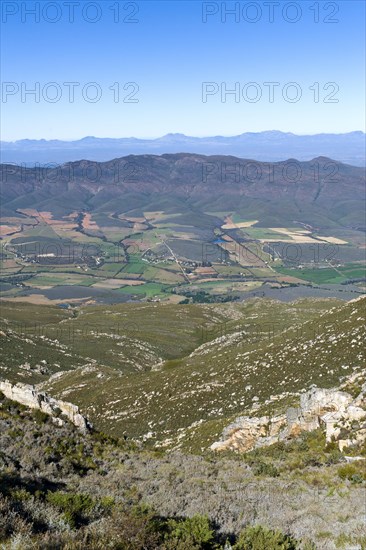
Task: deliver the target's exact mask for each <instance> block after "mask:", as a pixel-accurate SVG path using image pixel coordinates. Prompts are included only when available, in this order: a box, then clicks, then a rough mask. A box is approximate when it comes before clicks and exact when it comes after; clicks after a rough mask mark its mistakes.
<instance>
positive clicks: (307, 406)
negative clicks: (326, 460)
mask: <svg viewBox="0 0 366 550" xmlns="http://www.w3.org/2000/svg"><path fill="white" fill-rule="evenodd" d="M319 427H322V428H323V429H325V433H326V440H327V441H331V440H333V439H334V440H336V441H337V442H338V446H339V449H340V450H341V451H342V450H343V449H344V448H345V447H350V446H352V445H354V444H356V443H360V442H364V441H366V384H365V385H364V386H363V388H362V391H361V393H360V395H359V396H358V397H357V398H356V399H353V398H352V396H351V395H350V394H348V393H346V392H341V391H337V390H335V389H330V390H327V389H320V388H316V387H314V388H312V389H311V390H309V391H308V392H306V393H304V394H303V395H302V396H301V397H300V406H299V407H298V408H295V407H291V408H289V409H287V411H286V413H285V414H283V415H279V416H276V417H269V416H262V417H260V418H255V417H254V418H253V417H252V418H251V417H249V416H241V417H239V418H237V419H236V420H235V422H233V423H232V424H230V425H229V426H227V428H225V430H224V431H223V434H222V438H221V440H220V441H217V442H215V443H213V445H211V449H212V450H216V451H220V450H224V449H231V450H238V451H241V452H246V451H250V450H252V449H255V448H258V447H263V446H267V445H271V444H273V443H275V442H277V441H285V440H288V439H291V438H294V437H296V436H298V435H299V434H300V433H301V432H303V431H312V430H316V429H317V428H319Z"/></svg>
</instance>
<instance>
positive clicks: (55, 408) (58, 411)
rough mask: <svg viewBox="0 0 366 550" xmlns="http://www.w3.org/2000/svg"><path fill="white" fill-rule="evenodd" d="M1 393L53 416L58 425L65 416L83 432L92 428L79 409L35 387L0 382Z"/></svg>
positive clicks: (6, 381)
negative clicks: (62, 416)
mask: <svg viewBox="0 0 366 550" xmlns="http://www.w3.org/2000/svg"><path fill="white" fill-rule="evenodd" d="M0 391H1V392H2V393H3V394H4V395H5V397H7V398H8V399H11V400H13V401H17V402H18V403H21V404H22V405H25V406H26V407H30V408H31V409H39V410H40V411H42V412H44V413H47V414H49V415H51V416H52V417H53V418H54V419H56V421H57V423H58V424H62V423H63V421H62V418H60V415H64V416H65V417H67V418H68V419H69V420H70V422H72V423H73V424H74V425H75V426H77V427H78V428H79V429H80V430H82V431H83V432H87V431H88V430H89V429H90V428H91V427H92V426H91V424H90V423H89V422H88V420H87V419H86V418H85V417H84V416H83V415H82V414H80V411H79V407H77V406H76V405H73V404H72V403H68V402H67V401H60V400H57V399H54V398H53V397H50V396H49V395H47V394H46V393H44V392H39V391H37V390H36V388H35V387H34V386H31V385H28V384H21V383H18V384H14V385H13V384H11V383H10V382H9V381H8V380H5V381H0Z"/></svg>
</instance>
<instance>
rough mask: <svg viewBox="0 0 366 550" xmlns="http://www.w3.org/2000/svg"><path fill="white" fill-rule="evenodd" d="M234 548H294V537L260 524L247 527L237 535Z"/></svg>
mask: <svg viewBox="0 0 366 550" xmlns="http://www.w3.org/2000/svg"><path fill="white" fill-rule="evenodd" d="M233 548H234V550H296V548H298V546H297V545H296V541H295V539H293V538H292V537H290V536H289V535H284V534H283V533H281V532H280V531H271V530H269V529H266V528H264V527H261V526H256V527H247V528H246V529H244V531H242V532H241V533H240V535H239V539H238V542H237V543H236V544H235V545H234V547H233Z"/></svg>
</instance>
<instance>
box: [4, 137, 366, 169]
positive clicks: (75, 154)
mask: <svg viewBox="0 0 366 550" xmlns="http://www.w3.org/2000/svg"><path fill="white" fill-rule="evenodd" d="M1 149H2V151H1V162H15V163H17V164H20V163H27V164H34V163H41V164H42V163H43V164H44V163H50V162H55V163H64V162H67V161H75V160H80V159H88V160H94V161H107V160H110V159H112V158H116V157H122V156H124V155H131V154H134V155H138V154H155V155H161V154H163V153H182V152H185V153H197V154H203V155H233V156H237V157H239V158H254V159H256V160H262V161H280V160H285V159H288V158H291V157H293V158H296V159H298V160H311V159H312V158H314V157H318V156H325V157H330V158H333V159H337V160H339V161H341V162H345V163H348V164H352V165H354V166H364V165H365V133H364V132H349V133H346V134H316V135H296V134H293V133H288V132H278V131H267V132H259V133H252V132H247V133H243V134H240V135H238V136H232V137H224V136H213V137H203V138H198V137H191V136H185V135H184V134H167V135H165V136H163V137H160V138H158V139H137V138H134V137H131V138H116V139H114V138H97V137H93V136H88V137H85V138H83V139H80V140H77V141H60V140H49V141H47V140H43V139H41V140H31V139H23V140H19V141H15V142H6V141H3V142H1Z"/></svg>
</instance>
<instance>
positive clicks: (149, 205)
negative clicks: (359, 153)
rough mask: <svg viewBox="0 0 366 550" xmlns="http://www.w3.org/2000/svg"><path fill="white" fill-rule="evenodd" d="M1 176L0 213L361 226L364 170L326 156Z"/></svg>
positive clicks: (151, 158) (138, 161)
mask: <svg viewBox="0 0 366 550" xmlns="http://www.w3.org/2000/svg"><path fill="white" fill-rule="evenodd" d="M0 175H1V176H2V177H1V181H0V182H1V186H0V190H1V194H0V198H1V201H2V209H3V215H4V214H7V215H16V211H17V210H18V209H24V208H32V209H37V210H39V211H48V212H53V213H54V214H55V215H61V216H62V215H65V214H68V213H70V212H73V211H75V210H79V211H80V210H87V211H90V212H111V213H114V212H127V211H131V212H133V215H137V216H140V215H143V212H144V211H157V210H158V211H160V210H163V211H165V212H166V213H170V214H180V215H183V214H184V213H188V212H189V213H190V216H191V217H192V220H191V222H190V223H189V225H197V223H199V222H202V219H201V218H200V215H201V214H202V212H210V213H214V212H222V211H237V212H239V213H240V214H241V215H242V216H244V218H243V219H258V220H261V223H263V224H264V225H265V224H266V223H267V224H270V225H267V227H270V226H271V224H272V226H278V227H283V226H284V225H283V224H284V223H285V222H286V221H287V223H290V222H291V223H292V222H293V220H298V221H301V222H303V223H309V224H311V225H315V226H319V225H320V226H323V227H324V226H328V227H329V226H330V225H334V224H336V225H338V224H344V225H345V226H347V227H353V228H359V227H363V226H364V199H365V187H364V186H365V177H364V169H363V168H360V167H355V166H350V165H347V164H342V163H339V162H336V161H334V160H331V159H329V158H325V157H318V158H316V159H313V160H311V161H308V162H299V161H297V160H294V159H290V160H288V161H285V162H279V163H274V164H270V163H262V162H256V161H250V160H244V159H240V158H237V157H232V156H210V157H207V156H203V155H196V154H195V155H193V154H186V153H181V154H166V155H162V156H157V155H137V156H135V155H130V156H127V157H122V158H119V159H115V160H111V161H109V162H103V163H96V162H90V161H78V162H70V163H67V164H64V165H62V166H61V167H58V168H54V169H48V170H45V169H43V170H40V169H38V168H34V167H33V168H30V167H29V168H24V167H23V168H20V167H14V166H12V165H2V166H1V174H0ZM198 212H200V213H201V214H200V215H199V214H198ZM131 215H132V214H131ZM248 216H249V217H248ZM253 216H254V218H253Z"/></svg>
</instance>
